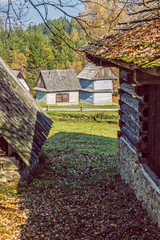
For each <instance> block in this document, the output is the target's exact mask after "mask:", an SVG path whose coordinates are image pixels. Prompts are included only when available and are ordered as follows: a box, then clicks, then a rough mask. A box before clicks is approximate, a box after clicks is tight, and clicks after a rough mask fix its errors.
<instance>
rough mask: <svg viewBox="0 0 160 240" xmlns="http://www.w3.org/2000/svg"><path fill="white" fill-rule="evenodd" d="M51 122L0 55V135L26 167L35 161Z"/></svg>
mask: <svg viewBox="0 0 160 240" xmlns="http://www.w3.org/2000/svg"><path fill="white" fill-rule="evenodd" d="M51 126H52V121H51V120H50V119H49V118H48V116H47V115H46V114H45V112H44V111H43V110H42V109H41V107H40V106H39V105H38V104H37V103H36V101H35V99H34V98H33V97H32V96H31V95H30V93H29V92H28V91H27V90H26V89H25V88H24V87H23V86H22V85H21V83H20V82H19V80H18V79H17V78H16V77H15V76H14V74H13V73H12V71H11V70H10V68H9V67H8V66H7V65H6V64H5V62H4V61H3V60H2V59H1V58H0V134H1V135H2V136H3V138H4V139H5V140H6V141H7V142H8V143H9V144H11V145H12V147H13V148H14V150H15V151H16V153H17V154H18V155H19V157H20V158H21V159H22V160H23V161H24V163H25V164H26V165H27V166H31V165H34V163H35V162H36V161H37V159H38V156H39V153H40V150H41V147H42V145H43V143H44V142H45V140H46V138H47V135H48V133H49V130H50V128H51Z"/></svg>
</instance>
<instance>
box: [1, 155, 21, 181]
mask: <svg viewBox="0 0 160 240" xmlns="http://www.w3.org/2000/svg"><path fill="white" fill-rule="evenodd" d="M19 168H20V166H19V162H18V160H16V158H15V157H0V183H6V182H15V181H19V179H20V177H21V176H20V174H19Z"/></svg>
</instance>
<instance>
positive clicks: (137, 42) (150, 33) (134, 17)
mask: <svg viewBox="0 0 160 240" xmlns="http://www.w3.org/2000/svg"><path fill="white" fill-rule="evenodd" d="M145 3H146V4H145V6H144V5H143V4H141V5H140V6H137V8H136V9H135V11H133V12H130V14H129V15H128V16H127V17H125V18H124V19H123V20H122V21H121V22H120V23H119V24H118V25H117V26H116V27H115V29H114V30H113V31H112V34H111V35H108V36H102V37H101V38H99V39H97V40H95V41H93V42H90V43H89V44H88V45H86V46H84V47H81V48H80V49H79V50H80V51H83V52H85V53H86V55H87V57H88V58H89V59H90V60H92V61H93V59H94V60H95V59H97V60H99V59H100V60H101V62H102V61H105V62H107V61H108V62H110V63H115V65H119V66H122V67H126V68H129V69H132V70H133V69H143V70H144V69H145V70H146V69H147V70H148V71H149V72H150V73H151V74H154V75H157V76H160V6H159V4H158V1H157V0H154V1H153V0H152V1H151V0H150V1H145ZM94 62H96V61H94ZM153 69H154V71H153Z"/></svg>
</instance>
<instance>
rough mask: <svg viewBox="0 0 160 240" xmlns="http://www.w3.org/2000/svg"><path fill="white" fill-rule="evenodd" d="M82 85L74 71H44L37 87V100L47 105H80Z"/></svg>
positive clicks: (40, 75)
mask: <svg viewBox="0 0 160 240" xmlns="http://www.w3.org/2000/svg"><path fill="white" fill-rule="evenodd" d="M79 89H80V83H79V80H78V78H77V75H76V73H75V71H74V70H73V69H63V70H42V71H41V72H40V74H39V77H38V80H37V83H36V87H35V88H34V90H36V100H37V101H39V102H41V103H44V104H46V105H74V104H78V103H79Z"/></svg>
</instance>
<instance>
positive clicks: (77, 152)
mask: <svg viewBox="0 0 160 240" xmlns="http://www.w3.org/2000/svg"><path fill="white" fill-rule="evenodd" d="M116 152H117V145H116V139H113V138H108V137H101V136H96V135H89V134H82V133H66V132H65V133H63V132H60V133H57V134H55V135H54V136H52V137H51V138H49V139H48V140H47V141H46V143H45V145H44V147H43V149H42V152H41V157H40V159H41V164H40V165H39V168H38V169H37V176H36V178H35V179H34V180H33V182H32V183H31V184H30V185H29V186H23V187H22V186H19V187H18V192H19V194H20V195H21V209H22V210H23V211H24V213H26V216H27V217H26V223H25V224H24V225H23V226H21V227H22V229H21V239H22V240H24V239H45V240H54V239H57V240H73V239H74V240H92V239H97V240H100V239H106V240H107V239H112V240H113V239H116V240H117V239H125V240H126V239H153V238H152V236H154V240H155V239H157V240H158V239H159V238H155V236H156V234H157V232H156V229H155V230H154V229H153V230H152V229H149V228H150V226H151V223H150V219H148V218H147V216H146V212H145V211H144V210H143V209H142V208H141V206H140V204H139V203H138V202H137V200H136V198H135V196H134V193H133V192H132V190H130V189H129V187H128V186H127V185H125V184H124V183H123V182H122V181H121V178H120V176H119V175H118V174H117V172H116ZM147 228H148V230H147V234H149V235H147V234H146V229H147ZM154 231H155V234H154ZM145 234H146V237H149V238H144V236H145ZM157 236H158V235H157Z"/></svg>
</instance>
